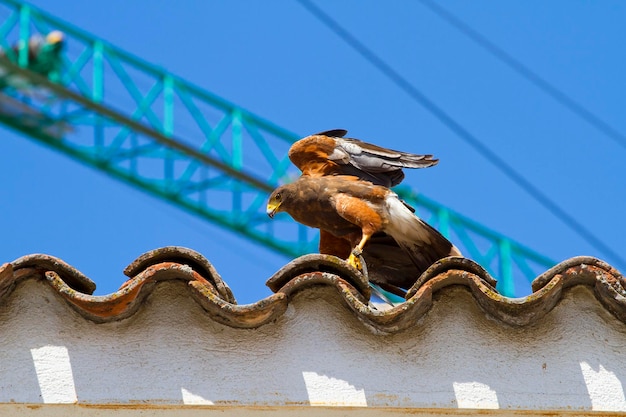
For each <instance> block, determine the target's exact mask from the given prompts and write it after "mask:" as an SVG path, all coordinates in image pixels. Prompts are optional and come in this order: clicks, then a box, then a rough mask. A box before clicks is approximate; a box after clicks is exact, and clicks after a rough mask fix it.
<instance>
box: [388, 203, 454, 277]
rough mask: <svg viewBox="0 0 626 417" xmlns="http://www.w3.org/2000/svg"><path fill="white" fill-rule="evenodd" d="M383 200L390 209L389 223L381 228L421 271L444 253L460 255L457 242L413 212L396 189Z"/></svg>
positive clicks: (442, 256)
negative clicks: (397, 193) (395, 191)
mask: <svg viewBox="0 0 626 417" xmlns="http://www.w3.org/2000/svg"><path fill="white" fill-rule="evenodd" d="M385 203H386V206H387V210H388V212H389V223H388V224H387V225H386V227H385V229H384V232H385V233H387V234H388V235H390V236H391V237H393V238H394V240H395V241H396V242H397V243H398V245H399V246H400V247H401V248H402V249H404V250H405V251H406V252H407V254H408V256H409V257H410V258H411V260H412V261H413V263H414V264H415V266H416V267H417V268H418V269H419V270H420V271H422V272H423V271H425V270H426V269H427V268H428V267H429V266H431V265H432V264H433V263H434V262H436V261H438V260H439V259H441V258H445V257H446V256H462V255H461V252H460V251H459V249H458V248H457V247H456V246H454V245H453V244H452V243H451V242H450V241H449V240H448V239H446V238H445V237H444V236H443V235H442V234H441V233H439V231H437V230H436V229H435V228H433V227H432V226H430V225H429V224H428V223H426V222H424V221H423V220H421V219H420V218H419V217H417V216H416V215H415V214H413V213H412V212H411V210H409V209H408V208H407V207H406V205H405V204H403V203H402V201H401V200H400V199H399V198H398V196H397V195H396V194H395V193H390V194H389V195H388V196H387V197H386V199H385Z"/></svg>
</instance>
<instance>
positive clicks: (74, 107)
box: [0, 0, 554, 296]
mask: <svg viewBox="0 0 626 417" xmlns="http://www.w3.org/2000/svg"><path fill="white" fill-rule="evenodd" d="M0 46H1V47H2V54H0V88H1V90H0V122H2V123H3V124H5V125H7V126H9V127H11V128H12V129H15V130H17V131H18V132H21V133H23V134H25V135H26V136H27V137H29V138H32V139H34V140H37V141H39V142H42V143H44V144H46V145H48V146H50V147H52V148H54V149H56V150H58V151H60V152H63V153H65V154H67V155H68V156H70V157H73V158H75V159H77V160H79V161H81V162H83V163H85V164H87V165H89V166H91V167H93V168H97V169H99V170H102V171H104V172H106V173H107V174H109V175H111V176H113V177H115V178H117V179H119V180H122V181H125V182H127V183H129V184H131V185H133V186H135V187H137V188H139V189H142V190H144V191H145V192H148V193H150V194H152V195H155V196H157V197H159V198H162V199H165V200H167V201H169V202H171V203H172V204H174V205H176V206H178V207H180V208H183V209H185V210H187V211H189V212H192V213H194V214H196V215H198V216H200V217H202V218H204V219H206V220H209V221H211V222H213V223H216V224H219V225H221V226H222V227H224V228H226V229H228V230H230V231H232V232H235V233H238V234H241V235H243V236H245V237H247V238H248V239H251V240H252V241H255V242H258V243H259V244H261V245H263V246H265V247H267V248H269V249H271V250H274V251H277V252H279V253H282V254H284V255H286V256H288V257H296V256H299V255H302V254H305V253H310V252H315V251H316V249H317V239H318V236H317V234H316V233H315V231H313V230H310V229H308V228H306V227H304V226H301V225H298V224H295V223H294V222H293V221H290V220H289V219H287V218H284V217H283V218H282V219H278V218H277V219H274V220H273V221H272V220H270V219H268V217H267V215H266V214H265V202H266V198H267V195H268V193H269V192H270V191H271V190H272V189H273V188H274V187H275V186H276V185H277V184H279V183H281V182H285V181H289V180H290V179H293V178H294V176H295V175H297V173H296V172H295V171H294V170H293V168H292V167H291V164H290V162H289V159H288V158H287V156H286V154H287V150H288V149H289V146H290V144H291V143H293V142H294V141H295V140H296V139H298V136H297V135H295V134H294V133H291V132H289V131H287V130H285V129H282V128H281V127H279V126H277V125H275V124H273V123H271V122H269V121H267V120H264V119H262V118H260V117H258V116H256V115H254V114H252V113H250V112H248V111H246V110H245V109H243V108H241V107H239V106H237V105H235V104H233V103H230V102H228V101H227V100H224V99H222V98H220V97H218V96H216V95H214V94H212V93H210V92H208V91H205V90H203V89H201V88H200V87H198V86H196V85H193V84H191V83H189V82H187V81H185V80H183V79H181V78H180V77H177V76H176V75H174V74H172V73H170V72H168V71H166V70H164V69H162V68H159V67H157V66H155V65H152V64H150V63H147V62H145V61H143V60H141V59H139V58H137V57H135V56H133V55H131V54H129V53H127V52H124V51H123V50H121V49H119V48H117V47H115V46H113V45H111V44H109V43H107V42H106V41H104V40H102V39H98V38H97V37H95V36H93V35H91V34H88V33H86V32H85V31H83V30H80V29H78V28H76V27H74V26H72V25H70V24H68V23H65V22H63V21H61V20H59V19H57V18H55V17H53V16H51V15H49V14H47V13H45V12H43V11H41V10H38V9H37V8H35V7H33V6H31V5H29V4H27V3H22V2H19V1H17V0H0ZM105 86H106V87H105ZM111 91H115V95H112V94H111V93H110V92H111ZM120 94H121V96H120ZM397 192H398V193H399V194H400V195H401V196H402V197H403V198H404V199H405V200H407V201H408V202H409V203H410V204H411V205H413V206H414V207H416V209H417V214H419V215H420V217H422V218H424V219H425V220H427V221H428V222H429V223H431V224H432V225H433V226H435V227H437V228H438V229H439V230H440V231H441V232H442V233H443V234H444V235H446V236H448V237H454V240H455V242H457V243H460V244H459V245H458V246H460V248H461V250H462V251H464V253H466V254H467V255H468V256H469V257H471V258H473V259H474V260H475V261H477V262H478V263H480V264H481V265H483V266H484V267H485V268H486V269H487V270H489V271H490V272H491V273H492V274H493V275H495V276H497V277H498V278H499V284H498V286H499V288H498V289H499V291H500V292H502V293H503V294H505V295H510V296H512V295H514V293H515V290H514V278H518V279H525V280H527V279H532V278H534V277H535V276H536V275H537V272H538V271H543V270H545V269H546V268H548V267H551V266H552V265H554V262H553V261H552V260H550V259H548V258H547V257H545V256H542V255H540V254H538V253H536V252H534V251H532V250H530V249H528V248H527V247H525V246H523V245H521V244H519V243H517V242H515V241H513V240H511V239H509V238H507V237H506V236H504V235H502V234H499V233H497V232H494V231H491V230H489V229H488V228H486V227H484V226H482V225H480V224H478V223H476V222H474V221H472V220H470V219H468V218H467V217H464V216H462V215H461V214H459V213H456V212H454V211H453V210H450V209H449V208H447V207H445V206H443V205H441V204H438V203H436V202H435V201H433V200H431V199H428V198H427V197H425V196H423V195H421V194H417V193H415V192H413V191H411V190H410V189H409V188H402V187H399V188H398V189H397Z"/></svg>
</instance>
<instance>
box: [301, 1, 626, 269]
mask: <svg viewBox="0 0 626 417" xmlns="http://www.w3.org/2000/svg"><path fill="white" fill-rule="evenodd" d="M298 2H299V3H300V4H301V5H302V6H303V7H304V8H305V9H306V10H307V11H308V12H309V13H311V14H312V15H313V16H315V17H316V18H317V19H318V20H319V21H320V22H321V23H323V24H324V25H325V26H326V27H328V29H330V30H331V31H333V32H334V33H335V34H336V35H337V36H339V37H340V38H341V39H342V40H343V41H344V42H346V43H347V44H348V45H349V46H350V47H352V48H353V49H354V50H356V51H357V52H358V53H359V54H360V55H361V56H362V57H363V58H365V59H366V60H367V61H368V62H369V63H370V64H372V65H373V66H374V67H376V68H377V69H378V70H379V71H380V72H382V73H383V75H385V76H386V77H387V78H389V79H390V80H391V81H392V82H393V83H394V84H396V85H397V86H398V87H399V88H400V89H401V90H403V91H404V92H405V93H407V94H408V95H409V96H410V97H411V98H412V99H413V100H415V101H416V102H418V103H419V104H420V105H422V106H423V107H424V108H425V109H426V110H428V111H429V112H431V113H432V114H433V115H434V116H435V117H436V118H437V119H439V120H440V121H441V122H442V123H443V124H445V125H446V126H447V127H448V128H449V129H450V130H452V131H453V132H454V133H456V134H457V135H458V136H459V137H460V138H461V139H463V140H464V141H465V142H466V143H468V144H469V145H470V146H471V147H473V148H474V149H475V150H476V151H478V153H480V154H481V155H483V156H484V157H485V158H486V159H487V160H488V161H489V162H491V163H492V164H493V165H494V166H495V167H496V168H498V169H499V170H500V171H501V172H502V173H504V174H505V175H506V176H507V177H508V178H509V179H511V180H512V181H513V182H514V183H515V184H517V185H518V186H519V187H520V188H522V189H523V190H524V191H526V192H527V193H528V194H529V195H530V196H531V197H532V198H534V199H535V200H536V201H537V202H539V203H540V204H541V205H542V206H544V207H545V208H546V209H547V210H548V211H549V212H550V213H552V214H553V215H554V216H556V217H557V218H559V219H560V220H561V221H562V222H563V223H564V224H565V225H566V226H568V227H569V228H570V229H572V230H573V231H574V232H576V234H578V235H579V236H580V237H582V238H583V239H584V240H585V241H587V243H589V244H590V245H591V246H593V247H594V248H595V249H597V250H599V251H600V252H603V253H605V254H607V255H608V256H610V257H611V258H613V259H614V260H616V261H619V263H620V264H621V265H626V261H625V260H624V259H623V258H622V257H621V256H620V255H619V254H618V253H617V252H615V251H614V250H613V249H611V248H610V247H609V246H607V245H606V244H605V243H604V242H602V240H600V239H599V238H598V237H596V236H595V235H594V234H593V233H592V232H591V231H590V230H588V229H587V228H586V227H585V226H584V225H583V224H581V223H580V222H578V221H577V220H576V219H575V218H574V217H572V216H571V215H569V214H568V213H567V212H566V211H565V210H563V209H562V208H561V207H560V206H559V205H558V204H557V203H555V202H554V201H552V199H550V197H548V196H547V195H546V194H544V193H543V192H541V191H540V190H539V189H538V188H537V187H535V186H534V185H533V184H532V183H531V182H530V181H528V180H527V179H526V178H524V176H522V175H521V174H519V173H518V172H517V171H516V170H515V169H514V168H513V167H511V166H510V165H509V164H508V163H507V162H506V161H504V160H503V159H502V158H500V157H499V156H498V155H497V154H496V153H495V152H493V151H491V150H490V149H489V148H488V147H487V146H486V145H485V144H483V143H482V142H481V141H480V140H479V139H478V138H477V137H475V136H474V135H472V134H471V133H470V132H469V131H468V130H466V129H465V128H464V127H463V126H461V125H460V124H459V123H457V122H456V121H455V120H454V119H453V118H452V117H451V116H450V115H448V114H447V113H446V112H445V111H443V109H441V108H440V107H439V106H437V105H436V104H435V103H434V102H433V101H431V100H430V99H429V98H428V97H426V95H424V94H423V93H422V92H421V91H419V90H418V89H417V88H416V87H414V86H413V85H412V84H411V83H410V82H409V81H408V80H407V79H406V78H404V77H403V76H402V75H400V74H399V73H398V72H397V71H395V70H394V69H393V68H392V67H391V66H390V65H389V64H387V63H386V62H385V61H384V60H383V59H382V58H380V57H379V56H378V55H376V54H375V53H374V52H373V51H372V50H371V49H369V48H368V47H367V46H365V45H364V44H363V43H362V42H361V41H359V40H358V39H357V38H356V37H354V36H353V35H352V34H350V33H349V32H348V31H347V30H345V29H344V28H343V27H342V26H341V25H339V23H338V22H337V21H336V20H334V19H333V18H332V17H331V16H330V15H328V14H326V13H325V12H324V11H323V10H322V9H320V8H319V7H317V6H316V5H314V4H313V3H312V2H311V1H310V0H298Z"/></svg>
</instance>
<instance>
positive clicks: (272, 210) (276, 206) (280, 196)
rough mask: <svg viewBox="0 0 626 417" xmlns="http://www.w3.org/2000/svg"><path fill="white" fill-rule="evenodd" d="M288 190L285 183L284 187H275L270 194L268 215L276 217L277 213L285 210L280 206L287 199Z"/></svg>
mask: <svg viewBox="0 0 626 417" xmlns="http://www.w3.org/2000/svg"><path fill="white" fill-rule="evenodd" d="M286 192H287V189H286V188H285V186H284V185H283V186H282V187H278V188H277V189H275V190H274V191H273V192H272V194H271V195H270V199H269V201H268V202H267V210H266V211H267V215H268V216H270V217H271V218H272V219H273V218H274V216H275V215H276V213H278V212H280V211H283V210H282V209H281V207H280V206H281V205H282V204H283V202H284V201H285V195H286Z"/></svg>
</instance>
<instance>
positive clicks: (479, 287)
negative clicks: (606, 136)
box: [0, 247, 626, 416]
mask: <svg viewBox="0 0 626 417" xmlns="http://www.w3.org/2000/svg"><path fill="white" fill-rule="evenodd" d="M125 273H126V275H128V276H129V280H128V281H127V282H126V284H125V285H123V286H122V288H120V289H119V290H118V291H117V292H115V293H113V294H109V295H105V296H92V295H89V294H88V293H89V292H91V291H93V289H94V284H93V282H91V281H90V280H89V279H88V278H87V277H85V276H83V275H82V274H81V273H80V272H79V271H77V270H76V269H74V268H72V267H71V266H70V265H67V264H66V263H64V262H63V261H61V260H59V259H56V258H53V257H50V256H46V255H29V256H26V257H23V258H20V259H18V260H16V261H14V262H11V263H8V264H5V265H3V266H2V267H1V268H0V334H2V335H3V337H2V338H0V410H3V411H8V412H9V413H10V412H13V413H14V414H17V413H22V412H24V413H25V414H23V415H35V414H36V412H37V410H40V408H41V407H42V406H45V409H44V412H46V411H47V412H52V411H55V410H56V412H58V413H59V414H58V415H67V414H71V413H76V414H77V415H108V414H113V413H114V412H117V411H118V410H119V409H120V408H121V409H123V410H125V412H127V413H128V415H143V414H141V413H142V411H146V410H149V411H150V412H152V413H156V411H157V410H160V409H161V408H162V413H168V414H167V415H176V413H175V411H181V413H180V414H179V415H192V414H185V413H182V411H185V412H189V413H191V412H194V413H197V414H198V415H199V414H200V413H208V415H211V414H210V413H214V414H217V413H218V412H219V413H221V412H224V411H229V410H232V409H236V410H237V411H238V414H237V415H261V414H264V413H267V411H271V412H279V413H283V414H288V415H296V416H297V415H313V413H314V411H307V410H310V408H309V407H306V406H310V405H315V406H321V407H325V408H324V410H319V409H318V410H319V411H322V412H324V414H329V415H332V413H333V412H335V415H347V414H351V413H355V414H359V415H364V414H363V412H364V411H366V413H365V414H367V412H369V413H370V414H371V415H398V414H411V415H415V414H416V413H418V414H420V415H425V416H426V415H442V414H446V415H447V414H455V413H456V414H463V415H465V414H472V413H473V414H476V413H479V414H489V415H496V414H504V415H512V414H515V413H521V414H524V415H547V414H550V413H553V412H558V413H559V414H560V413H563V412H568V410H569V412H570V413H573V414H575V415H587V414H590V413H593V412H595V411H602V410H603V411H626V395H625V394H624V384H626V362H624V360H623V347H624V346H626V326H624V318H625V317H626V315H625V309H624V301H625V300H626V298H624V289H623V288H624V287H623V277H622V276H621V275H620V274H619V273H618V272H617V271H616V270H615V269H613V268H612V267H611V266H610V265H607V264H606V263H604V262H602V261H599V260H597V259H594V258H573V259H570V260H568V261H566V262H563V263H561V264H559V265H557V266H556V267H554V268H553V269H551V270H549V271H546V272H545V273H544V274H542V275H541V276H540V277H538V278H537V279H536V280H535V283H534V293H533V294H531V295H530V296H528V297H524V298H519V299H508V298H505V297H502V296H501V295H500V294H498V293H497V291H496V290H495V289H494V284H495V282H494V280H493V279H492V278H491V277H490V276H489V275H488V274H487V273H486V272H485V271H484V270H483V269H482V268H481V267H480V266H478V265H477V264H475V263H473V262H471V261H469V260H466V259H460V258H448V259H444V260H442V261H441V262H438V263H437V264H435V265H433V266H432V267H431V268H430V269H429V270H428V271H426V273H425V274H424V275H423V276H422V277H421V278H420V280H419V281H418V283H417V284H416V285H415V287H414V288H412V289H411V291H409V293H408V299H407V301H406V302H405V303H402V304H400V305H399V306H397V307H394V308H392V309H390V310H386V311H381V310H376V309H374V308H371V307H369V306H368V304H367V296H368V291H369V290H368V287H367V285H366V283H365V281H364V280H363V278H362V276H361V275H360V274H359V273H357V272H356V271H355V270H352V269H351V268H348V267H346V264H345V263H344V262H343V261H337V259H336V258H332V257H327V256H321V255H308V256H305V257H302V258H298V259H295V260H294V261H292V262H290V263H289V264H287V265H285V267H284V268H282V269H281V270H280V271H279V272H277V273H276V274H275V275H274V276H273V277H272V278H271V279H270V280H269V282H268V285H269V286H270V288H272V289H273V290H274V291H275V293H274V294H273V295H271V296H269V297H267V298H264V299H262V300H259V301H258V302H256V303H253V304H247V305H238V304H236V303H235V299H234V297H233V295H232V293H231V291H230V290H229V289H228V286H227V285H226V283H225V282H224V281H223V280H222V279H221V277H220V276H219V274H218V272H217V271H216V270H215V269H214V268H213V267H212V265H211V264H210V262H209V261H208V260H206V259H205V258H204V257H202V256H201V255H200V254H198V253H196V252H194V251H191V250H189V249H185V248H179V247H167V248H161V249H157V250H155V251H151V252H148V253H146V254H144V255H142V256H141V257H139V258H138V259H137V260H136V261H135V262H133V263H132V264H131V265H130V266H129V267H128V268H126V270H125ZM62 403H64V404H68V406H67V407H69V408H67V407H66V406H63V407H66V408H63V407H61V408H59V407H56V408H55V406H56V405H57V404H62ZM24 404H25V405H27V407H26V408H24V407H23V405H24ZM49 404H50V406H48V405H49ZM191 405H193V406H198V407H201V408H198V409H194V408H191V409H190V408H186V407H187V406H191ZM71 407H74V408H71ZM159 407H161V408H159ZM172 407H173V408H172ZM202 407H205V408H202ZM459 408H464V409H480V410H479V412H471V411H467V412H464V411H463V410H457V411H454V410H455V409H459ZM108 410H111V411H110V412H109V411H108ZM194 410H195V411H194ZM319 411H318V412H319ZM146 412H147V411H146ZM29 413H30V414H29ZM307 413H308V414H307ZM20 415H22V414H20ZM125 415H126V414H125ZM151 415H152V414H151ZM155 415H156V414H155ZM164 415H166V414H164ZM194 415H195V414H194ZM203 415H205V414H203Z"/></svg>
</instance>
